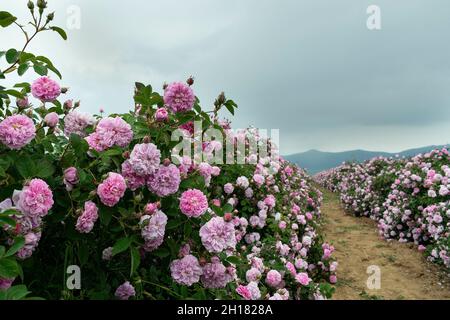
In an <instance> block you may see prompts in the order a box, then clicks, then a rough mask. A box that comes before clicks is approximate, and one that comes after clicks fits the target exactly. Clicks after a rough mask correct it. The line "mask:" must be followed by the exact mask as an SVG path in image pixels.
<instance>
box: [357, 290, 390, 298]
mask: <svg viewBox="0 0 450 320" xmlns="http://www.w3.org/2000/svg"><path fill="white" fill-rule="evenodd" d="M359 296H360V297H361V298H363V299H364V300H384V297H383V296H378V295H375V294H368V293H367V292H365V291H362V292H361V293H360V294H359Z"/></svg>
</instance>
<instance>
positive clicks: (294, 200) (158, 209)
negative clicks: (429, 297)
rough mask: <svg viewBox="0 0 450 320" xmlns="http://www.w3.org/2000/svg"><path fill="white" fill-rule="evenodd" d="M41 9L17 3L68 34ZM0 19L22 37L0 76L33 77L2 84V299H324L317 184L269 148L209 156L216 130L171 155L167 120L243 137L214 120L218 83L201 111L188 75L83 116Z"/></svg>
mask: <svg viewBox="0 0 450 320" xmlns="http://www.w3.org/2000/svg"><path fill="white" fill-rule="evenodd" d="M46 7H47V3H46V2H45V1H42V0H38V1H37V2H36V4H34V3H33V2H31V1H30V2H29V3H28V8H29V10H30V12H31V15H32V18H33V21H31V25H32V26H33V27H34V28H35V30H34V32H35V34H37V33H39V32H43V31H46V30H53V31H56V32H58V33H59V34H60V35H61V36H62V37H63V38H66V35H65V33H64V31H63V30H62V29H60V28H58V27H53V26H50V23H51V21H52V20H53V14H49V15H47V17H46V18H45V15H44V12H45V10H46ZM0 19H1V20H0V25H1V26H2V27H8V26H9V25H12V24H13V23H15V24H17V25H18V26H19V27H20V29H21V30H22V31H23V32H24V34H25V35H26V45H25V47H24V49H23V50H21V51H17V50H15V49H10V50H8V51H7V52H6V53H3V52H2V54H1V55H0V58H1V57H2V56H5V57H6V62H7V63H8V64H9V65H8V66H7V67H6V69H1V70H3V71H1V72H0V76H2V77H5V76H6V75H8V76H10V75H11V74H12V72H14V71H17V73H18V75H19V76H21V75H23V74H24V72H26V71H27V69H28V68H29V67H31V66H33V69H34V71H35V72H37V73H38V75H39V77H38V78H37V79H36V80H35V81H34V82H33V83H32V84H29V83H25V82H21V83H19V84H17V85H16V86H15V89H6V88H5V87H0V155H1V157H0V184H1V188H0V202H1V203H0V224H1V231H0V241H1V245H0V298H12V299H20V298H24V297H27V295H28V294H29V292H32V293H33V294H34V295H37V296H39V297H43V298H47V299H61V298H62V299H111V298H114V297H115V298H117V299H123V300H126V299H182V298H184V299H186V298H194V299H216V298H219V299H274V300H282V299H323V298H329V297H330V296H331V294H332V291H333V288H332V286H331V283H335V282H336V268H337V262H335V261H334V260H333V259H332V258H331V254H332V252H333V250H334V248H333V247H332V246H331V245H329V244H327V243H324V242H323V239H322V237H321V236H320V234H319V232H318V229H317V227H318V225H319V224H320V202H321V194H320V192H319V191H318V190H317V189H315V188H314V187H313V186H312V181H311V180H310V178H309V177H308V176H307V175H306V173H305V172H304V171H302V170H301V169H299V168H298V167H296V166H294V165H292V164H290V163H288V162H286V161H284V160H283V159H281V158H275V157H271V156H270V155H269V156H267V157H260V158H259V159H258V158H257V157H256V158H255V157H254V156H247V158H248V159H247V160H252V161H254V162H253V163H254V164H245V165H242V164H231V165H222V164H218V165H214V164H210V163H209V162H208V161H207V160H210V159H212V158H214V154H215V152H216V151H217V150H218V149H220V148H221V147H222V146H221V144H220V142H218V141H209V142H203V143H202V144H201V150H203V157H202V159H200V160H198V159H191V155H190V154H183V155H180V156H179V157H172V151H173V148H174V146H176V145H177V144H178V143H179V141H178V140H177V141H172V139H171V137H172V133H173V132H174V131H175V130H177V129H182V134H183V136H184V139H185V140H186V139H187V141H188V144H190V145H193V146H194V147H195V145H196V144H197V143H198V141H197V138H196V136H195V135H193V131H194V121H202V124H203V127H202V130H203V132H205V131H207V130H208V129H211V128H215V129H217V130H219V131H220V132H222V133H223V134H224V135H226V136H227V137H228V138H229V139H231V140H233V141H237V140H240V141H246V139H247V138H248V137H247V136H246V135H247V134H248V133H244V134H242V133H237V134H236V133H235V132H234V131H232V130H231V127H230V123H229V122H228V121H223V120H220V119H219V117H218V114H219V111H220V110H221V109H222V108H226V109H228V110H229V111H230V112H231V113H232V114H234V111H235V108H236V107H237V105H236V104H235V103H234V102H233V101H232V100H230V99H227V98H226V97H225V95H224V94H223V93H222V94H220V95H219V96H218V98H217V100H216V101H215V103H214V110H212V111H207V112H205V111H204V110H203V109H202V108H201V107H200V102H199V100H198V98H197V97H196V96H195V94H194V90H193V84H194V81H193V79H192V78H190V79H188V81H187V83H182V82H174V83H172V84H169V85H165V86H164V93H163V94H162V95H160V94H159V93H157V92H156V91H154V90H153V88H152V87H151V86H150V85H144V84H142V83H136V84H135V93H134V102H135V108H134V110H132V111H130V112H128V113H124V114H112V115H109V116H105V117H104V116H101V115H88V114H84V113H81V112H79V111H78V108H79V106H80V103H79V102H73V99H71V98H69V97H66V98H65V99H64V100H61V98H62V97H63V96H64V95H69V94H70V93H69V92H68V90H67V89H66V88H64V87H63V86H61V85H60V84H59V83H58V82H57V81H55V80H54V79H53V78H52V77H49V76H48V75H47V73H48V71H49V70H50V71H53V72H54V73H56V75H57V76H60V73H59V71H58V70H57V69H56V68H55V67H54V66H53V64H52V63H51V62H50V60H49V59H47V58H45V57H40V56H35V55H33V54H31V53H27V52H25V49H26V47H27V45H28V43H29V41H30V40H31V37H30V36H29V35H28V33H27V31H26V30H25V28H24V27H23V26H22V25H20V24H18V23H16V18H15V17H14V16H12V15H11V14H9V13H7V12H0ZM33 38H34V36H33ZM13 99H16V101H15V104H14V103H12V100H13ZM33 99H35V100H33ZM34 103H35V104H36V105H35V106H34V105H33V104H34ZM250 135H251V134H250ZM256 139H257V140H258V141H259V143H263V142H266V143H268V144H269V145H270V142H268V141H266V140H263V139H262V138H260V137H257V136H256ZM222 157H223V156H222ZM72 265H77V266H79V267H80V270H81V289H79V290H69V289H68V287H67V285H66V284H67V278H68V276H69V274H67V272H66V270H67V268H68V267H69V266H72ZM25 285H26V286H25Z"/></svg>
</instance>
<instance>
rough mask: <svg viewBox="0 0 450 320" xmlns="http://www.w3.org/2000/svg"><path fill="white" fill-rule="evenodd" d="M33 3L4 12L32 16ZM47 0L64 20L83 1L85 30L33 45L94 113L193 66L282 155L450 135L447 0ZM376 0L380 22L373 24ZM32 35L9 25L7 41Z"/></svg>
mask: <svg viewBox="0 0 450 320" xmlns="http://www.w3.org/2000/svg"><path fill="white" fill-rule="evenodd" d="M26 2H27V1H26V0H1V5H0V10H8V11H11V12H12V13H13V14H15V15H17V16H18V17H20V19H22V18H25V17H26V16H27V10H26ZM48 2H49V7H50V8H51V9H54V10H55V11H56V18H55V22H56V24H58V25H61V26H63V27H65V28H66V23H67V17H68V16H69V15H68V14H67V9H68V8H69V7H70V6H71V5H75V6H78V7H79V8H80V10H81V28H80V29H79V30H77V29H73V30H68V35H69V40H68V41H67V42H64V41H62V40H61V39H60V38H59V37H58V36H57V35H56V34H55V33H53V32H52V33H48V34H43V35H42V36H41V38H38V39H37V40H36V41H35V42H34V44H33V45H32V46H31V48H30V49H31V50H30V51H32V52H34V53H39V54H44V55H46V56H48V57H50V58H51V59H52V60H53V62H54V64H55V65H56V66H57V67H58V68H59V69H60V71H61V72H62V73H63V76H64V78H63V84H64V85H67V86H70V88H71V91H70V95H69V96H70V97H72V98H74V99H81V101H82V108H83V109H84V110H85V111H91V112H97V110H98V109H99V108H100V107H103V108H104V109H105V111H106V112H107V113H111V112H127V111H128V110H129V109H130V108H132V106H133V101H132V93H133V83H134V82H135V81H141V82H144V83H149V84H152V85H153V87H154V88H155V89H158V90H159V91H160V92H161V86H162V83H163V82H164V81H167V82H171V81H175V80H185V79H186V78H187V77H188V76H189V75H193V76H195V79H196V81H195V85H194V90H195V93H196V95H197V96H198V97H199V98H200V100H201V102H202V106H204V107H208V106H210V105H212V102H213V101H214V98H215V97H216V96H217V94H218V93H220V91H222V90H223V91H225V93H226V95H227V96H228V97H230V98H233V99H234V100H235V101H236V102H237V103H238V105H239V109H238V112H237V115H236V116H235V117H234V119H233V123H234V125H233V126H234V127H235V128H245V127H247V126H248V125H254V126H255V127H258V128H267V129H272V128H275V129H280V145H281V151H282V153H283V154H290V153H296V152H301V151H305V150H308V149H311V148H314V149H320V150H324V151H342V150H348V149H357V148H358V149H368V150H383V151H391V152H396V151H401V150H403V149H407V148H411V147H419V146H424V145H430V144H445V143H449V142H450V41H449V34H450V19H449V17H450V1H448V0H395V1H392V0H377V1H375V0H374V1H366V0H189V1H184V0H164V1H163V0H158V1H157V0H127V1H107V0H95V1H92V0H57V1H56V0H48ZM119 3H120V4H119ZM371 4H376V5H378V6H379V7H380V8H381V27H382V29H381V30H376V31H370V30H368V29H367V27H366V20H367V18H368V15H367V13H366V9H367V7H368V6H369V5H371ZM22 20H23V19H22ZM21 36H22V35H21V33H20V32H19V31H17V30H15V29H14V28H8V29H7V32H3V30H2V32H1V33H0V45H1V48H2V49H7V47H8V48H9V47H14V46H17V47H19V44H20V43H22V42H21V41H22V39H21V38H20V37H21ZM30 80H31V79H30Z"/></svg>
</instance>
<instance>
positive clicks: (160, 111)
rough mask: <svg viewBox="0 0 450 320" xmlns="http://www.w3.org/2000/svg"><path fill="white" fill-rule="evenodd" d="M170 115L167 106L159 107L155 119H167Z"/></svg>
mask: <svg viewBox="0 0 450 320" xmlns="http://www.w3.org/2000/svg"><path fill="white" fill-rule="evenodd" d="M168 117H169V113H168V112H167V110H166V108H159V109H158V110H156V113H155V119H156V121H161V122H163V121H166V120H167V119H168Z"/></svg>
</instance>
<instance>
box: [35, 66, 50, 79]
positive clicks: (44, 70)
mask: <svg viewBox="0 0 450 320" xmlns="http://www.w3.org/2000/svg"><path fill="white" fill-rule="evenodd" d="M33 69H34V71H35V72H36V73H37V74H38V75H40V76H46V75H47V74H48V69H47V67H46V66H44V65H42V64H40V63H35V64H34V65H33Z"/></svg>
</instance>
